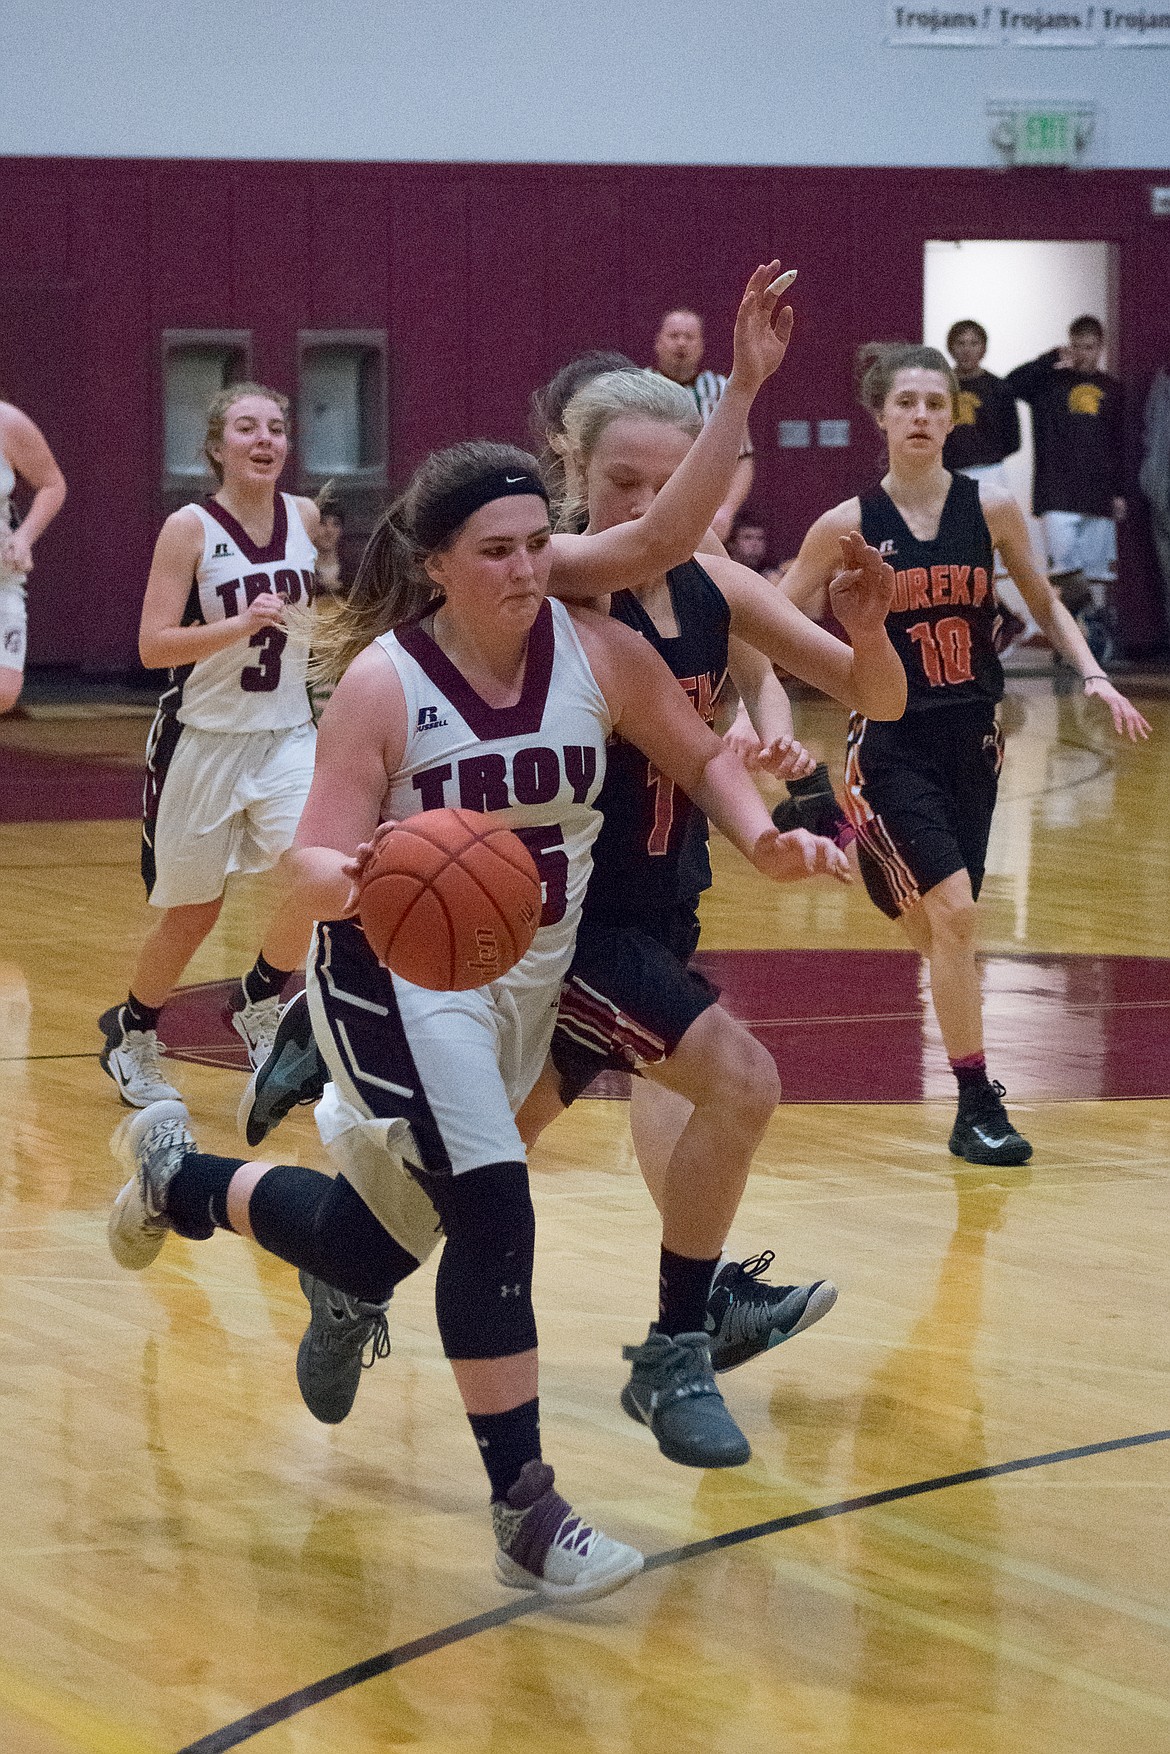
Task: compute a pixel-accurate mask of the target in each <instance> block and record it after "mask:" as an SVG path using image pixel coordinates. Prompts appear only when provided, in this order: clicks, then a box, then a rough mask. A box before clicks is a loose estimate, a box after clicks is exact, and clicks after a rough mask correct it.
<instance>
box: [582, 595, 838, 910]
mask: <svg viewBox="0 0 1170 1754" xmlns="http://www.w3.org/2000/svg"><path fill="white" fill-rule="evenodd" d="M574 619H575V621H576V624H577V628H578V631H579V633H580V634H581V639H582V643H583V644H584V646H585V650H586V652H587V654H588V656H589V662H590V666H591V667H592V669H593V673H594V675H595V676H596V678H597V681H598V684H599V685H600V687H601V689H602V692H603V693H604V694H605V697H606V700H607V701H608V703H609V707H610V712H611V714H612V715H613V722H614V729H615V730H616V731H617V732H618V734H619V735H620V736H621V737H623V738H624V739H625V741H626V742H627V743H632V744H633V745H634V746H635V748H637V749H640V750H641V751H642V753H643V755H645V756H646V757H647V759H648V760H649V761H651V762H652V763H653V765H654V766H655V767H656V768H657V769H658V771H659V772H660V773H661V774H663V775H665V777H666V778H667V779H670V780H673V781H674V783H675V785H677V786H678V787H679V788H680V789H681V790H682V791H684V792H685V793H686V794H687V796H688V797H689V798H691V799H693V801H694V802H695V803H696V804H697V805H698V807H699V809H700V810H702V811H703V812H704V814H705V815H707V816H708V817H710V819H711V821H712V822H713V823H714V825H715V827H716V828H718V829H719V830H720V832H721V833H722V834H724V835H726V837H727V839H728V840H729V841H730V842H731V844H732V845H733V846H734V847H737V848H738V850H739V851H740V852H741V853H742V854H743V855H744V857H745V858H746V859H749V860H750V861H751V863H752V864H753V865H754V866H755V867H756V869H757V870H758V871H762V872H763V874H764V875H765V876H767V877H772V878H775V879H776V880H777V881H781V882H783V881H788V880H791V879H794V878H800V877H811V876H813V875H814V874H815V873H816V872H818V871H824V872H828V873H831V874H832V875H833V876H835V877H839V878H840V879H841V880H842V881H843V882H848V881H849V868H848V860H847V859H846V858H845V856H844V854H843V853H841V852H840V851H839V850H838V848H837V847H835V846H834V845H833V843H832V841H829V840H824V839H822V838H821V837H820V836H817V835H811V834H808V833H806V832H805V831H804V830H803V829H796V830H794V831H793V832H792V833H791V834H783V835H782V834H780V833H779V832H778V831H777V829H776V828H775V827H774V826H773V823H772V819H771V817H770V816H769V815H768V811H767V808H766V806H765V804H764V801H763V799H762V798H761V797H760V794H759V793H758V792H757V791H756V788H755V786H754V785H753V784H752V782H751V780H750V779H749V777H748V775H747V773H746V771H745V769H744V766H743V763H742V761H741V760H740V759H739V757H738V755H736V754H735V752H734V751H733V750H731V749H729V748H727V747H726V746H725V745H724V744H723V743H722V742H721V741H720V739H719V738H718V737H717V736H716V735H715V733H714V731H712V730H711V729H710V728H709V727H708V726H707V725H705V724H704V723H703V721H702V719H701V718H700V717H699V715H698V713H697V712H696V711H695V709H694V707H692V706H691V704H690V702H689V701H688V699H687V697H686V695H685V694H684V693H683V691H682V689H681V688H680V687H679V685H678V682H677V681H676V679H675V678H674V677H673V676H672V675H671V673H670V671H669V670H668V669H667V667H666V665H665V664H664V663H663V661H662V659H661V658H660V657H659V655H658V653H657V652H656V651H655V650H654V649H653V647H652V646H651V645H650V644H649V642H648V641H646V640H644V639H641V638H640V637H639V636H638V635H637V634H636V633H634V632H633V631H632V630H631V629H630V628H628V627H623V626H622V625H621V624H620V623H619V622H615V621H603V620H601V618H600V617H599V616H595V615H590V614H589V612H588V611H585V612H578V613H577V614H576V615H575V617H574Z"/></svg>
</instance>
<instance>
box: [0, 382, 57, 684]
mask: <svg viewBox="0 0 1170 1754" xmlns="http://www.w3.org/2000/svg"><path fill="white" fill-rule="evenodd" d="M17 476H19V477H20V479H21V480H22V481H24V482H27V484H28V485H29V487H31V488H32V490H33V500H32V504H31V505H30V506H29V508H28V511H27V512H26V513H25V515H24V517H23V518H22V519H21V521H20V523H19V524H15V527H14V517H13V508H12V490H13V488H14V487H15V486H16V478H17ZM64 503H65V477H64V476H63V475H62V473H61V471H60V469H59V468H58V467H57V460H56V458H55V457H54V455H53V453H52V451H51V450H50V449H49V446H48V444H47V442H46V440H45V436H44V434H43V433H42V432H41V430H40V428H39V427H38V426H37V425H36V424H35V423H34V422H33V421H31V420H30V419H29V417H28V415H27V414H22V413H21V411H20V409H19V408H14V407H13V405H12V403H11V402H0V713H7V712H11V711H12V708H13V707H14V706H15V705H16V703H17V701H18V700H19V699H20V691H21V688H22V687H23V685H24V660H25V653H26V650H27V646H28V610H27V608H26V606H25V589H24V586H25V580H26V579H27V577H28V575H29V573H30V572H31V571H32V567H33V559H32V551H33V543H34V542H35V541H36V539H37V537H38V536H39V535H40V534H41V533H42V531H43V530H44V529H45V527H46V526H47V525H48V524H50V523H51V522H52V520H53V519H54V518H55V517H56V516H57V513H58V512H59V511H60V510H61V507H62V506H63V505H64Z"/></svg>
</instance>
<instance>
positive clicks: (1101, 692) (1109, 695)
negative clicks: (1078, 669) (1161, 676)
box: [1085, 676, 1150, 743]
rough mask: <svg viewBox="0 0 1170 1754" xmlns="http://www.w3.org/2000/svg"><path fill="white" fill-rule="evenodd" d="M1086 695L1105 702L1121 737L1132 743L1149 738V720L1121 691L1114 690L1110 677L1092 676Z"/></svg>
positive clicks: (1087, 684)
mask: <svg viewBox="0 0 1170 1754" xmlns="http://www.w3.org/2000/svg"><path fill="white" fill-rule="evenodd" d="M1085 693H1086V694H1087V695H1090V696H1091V697H1092V698H1093V699H1094V700H1103V701H1104V702H1105V705H1106V706H1107V707H1108V708H1109V711H1110V714H1111V715H1112V718H1113V729H1114V730H1115V731H1116V732H1117V735H1118V736H1119V737H1128V738H1129V740H1130V742H1131V743H1136V742H1137V740H1138V738H1139V737H1141V738H1143V739H1145V738H1146V737H1148V736H1149V734H1150V724H1149V720H1148V719H1143V717H1142V715H1141V713H1139V712H1138V710H1137V708H1136V706H1134V705H1133V703H1132V702H1131V701H1128V700H1127V699H1126V698H1125V696H1124V694H1122V693H1121V691H1120V689H1117V688H1114V686H1113V684H1112V682H1110V680H1109V678H1108V676H1090V678H1089V680H1088V681H1087V682H1086V683H1085Z"/></svg>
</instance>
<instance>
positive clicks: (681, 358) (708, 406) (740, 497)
mask: <svg viewBox="0 0 1170 1754" xmlns="http://www.w3.org/2000/svg"><path fill="white" fill-rule="evenodd" d="M654 363H655V366H656V367H657V369H658V370H659V371H660V372H661V373H662V376H663V377H664V378H672V379H673V380H674V382H675V383H676V384H681V385H682V387H683V389H684V390H689V391H690V392H691V395H692V396H693V397H694V398H695V401H696V403H697V404H698V409H699V413H700V414H701V415H702V417H703V422H704V425H705V424H706V422H707V421H708V420H710V418H711V416H712V414H713V413H714V412H715V407H716V404H717V403H718V401H719V398H720V396H722V394H723V391H724V388H725V387H726V384H727V379H726V378H725V377H724V376H723V374H722V372H713V371H700V370H699V367H700V365H701V364H702V363H703V319H702V317H700V316H698V315H697V314H696V313H695V312H694V311H688V310H677V311H667V313H666V315H665V316H664V317H663V319H662V322H661V324H660V325H659V328H658V334H657V337H656V338H655V342H654ZM754 476H755V464H754V463H753V461H752V441H751V438H750V437H748V438H745V440H744V447H743V450H742V451H741V452H740V455H739V462H738V463H737V464H736V466H735V474H734V475H733V476H732V478H731V488H730V490H729V492H728V495H727V498H726V499H725V500H724V502H723V504H722V505H721V506H720V508H719V510H718V511H717V512H716V514H715V516H714V518H713V519H712V520H711V527H712V529H713V530H714V531H715V534H716V535H717V536H718V537H719V539H720V541H721V542H726V540H727V538H728V536H729V534H730V532H731V526H732V524H733V523H734V522H735V514H736V512H738V510H739V508H740V506H741V505H742V504H743V502H744V500H745V499H746V498H747V496H748V494H749V493H750V492H751V488H752V481H753V478H754Z"/></svg>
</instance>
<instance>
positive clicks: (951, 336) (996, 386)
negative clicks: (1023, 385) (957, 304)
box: [943, 317, 1020, 487]
mask: <svg viewBox="0 0 1170 1754" xmlns="http://www.w3.org/2000/svg"><path fill="white" fill-rule="evenodd" d="M947 352H948V353H949V354H950V356H951V358H952V359H953V360H954V362H955V376H956V377H957V378H958V380H959V401H958V406H957V409H956V412H955V424H954V427H953V428H952V430H951V433H950V436H949V437H948V439H947V442H946V444H945V445H944V446H943V466H944V467H945V468H947V469H950V470H952V471H958V472H961V473H962V474H964V475H974V476H975V477H976V478H977V479H978V478H980V477H982V478H983V479H985V480H987V479H990V480H994V481H996V482H998V484H999V485H1000V486H1001V487H1004V486H1006V485H1007V483H1006V482H1005V480H1004V479H1003V472H1002V470H1001V468H1000V465H1001V463H1002V462H1003V460H1004V458H1005V457H1010V456H1011V455H1012V452H1013V451H1018V450H1019V448H1020V418H1019V415H1018V414H1017V413H1016V399H1015V397H1014V396H1013V394H1012V392H1011V391H1010V390H1009V389H1008V388H1007V386H1006V385H1005V383H1004V381H1003V379H1002V378H997V377H996V376H995V375H994V374H993V373H992V372H988V371H984V369H983V356H984V354H985V353H986V352H987V330H986V329H985V328H984V327H983V325H982V323H977V322H975V320H974V319H973V318H972V317H964V319H963V321H962V322H960V323H952V324H951V327H950V329H949V331H948V333H947Z"/></svg>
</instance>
